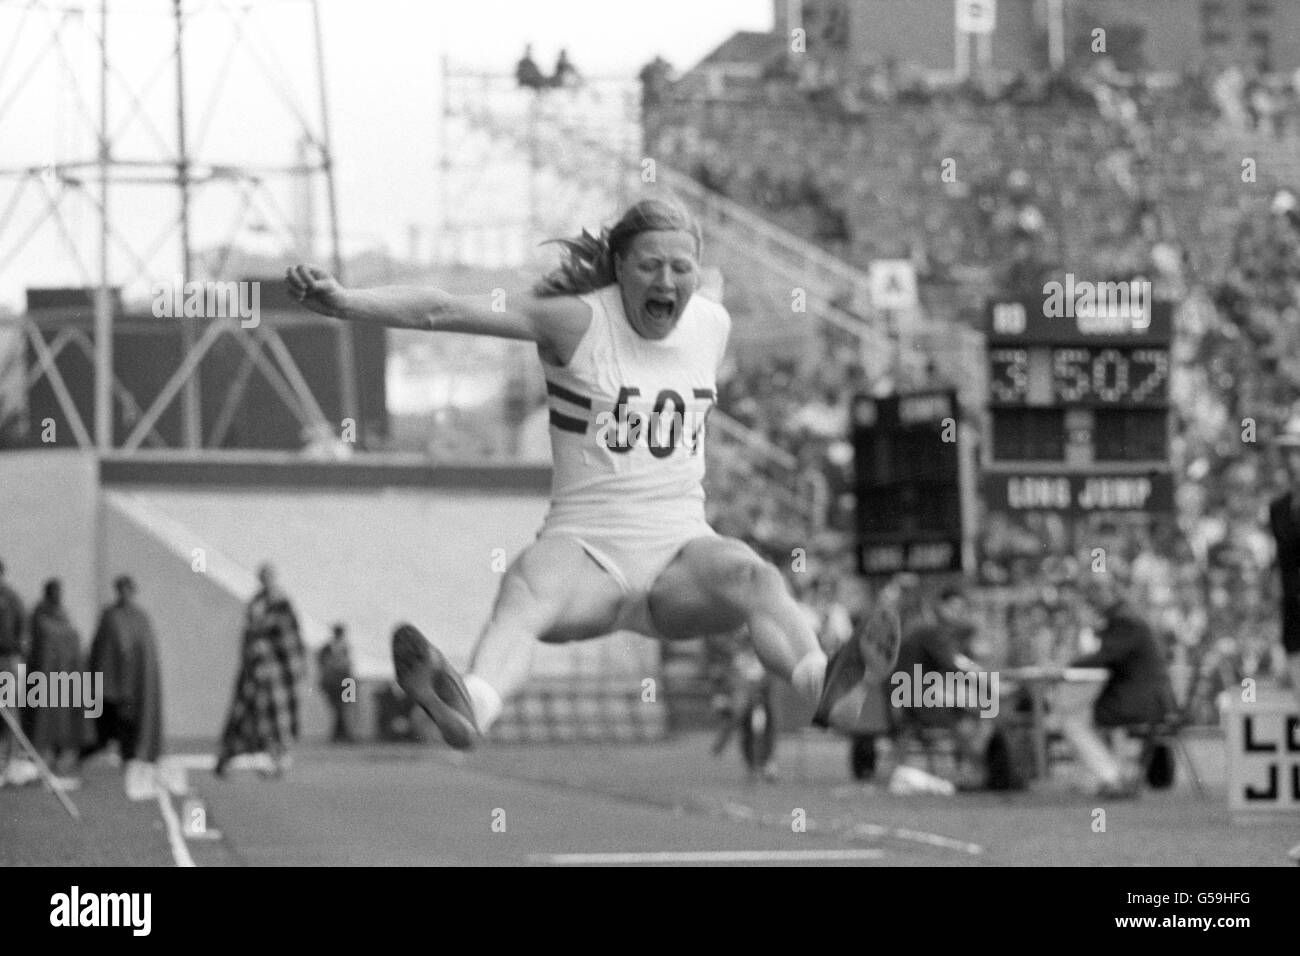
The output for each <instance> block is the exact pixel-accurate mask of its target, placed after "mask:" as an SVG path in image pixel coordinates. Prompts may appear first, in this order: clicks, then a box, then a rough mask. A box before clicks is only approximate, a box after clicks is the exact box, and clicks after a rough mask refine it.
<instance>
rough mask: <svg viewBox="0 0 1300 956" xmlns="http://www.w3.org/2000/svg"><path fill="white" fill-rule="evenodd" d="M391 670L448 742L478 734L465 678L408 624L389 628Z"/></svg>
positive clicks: (465, 742) (464, 741)
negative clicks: (391, 655)
mask: <svg viewBox="0 0 1300 956" xmlns="http://www.w3.org/2000/svg"><path fill="white" fill-rule="evenodd" d="M393 670H394V671H395V672H396V674H397V684H398V686H399V687H401V688H402V690H403V691H405V692H406V694H407V695H408V696H409V697H410V698H411V699H412V700H413V701H415V702H416V703H417V704H419V705H420V707H421V708H422V709H423V710H424V712H425V713H426V714H428V715H429V716H430V717H431V718H433V722H434V724H436V725H437V727H438V730H439V731H441V733H442V739H443V740H445V741H447V744H448V746H451V747H454V748H456V749H457V750H469V749H470V748H471V747H473V746H474V743H475V742H476V741H477V740H478V738H479V736H480V735H479V729H478V724H477V723H475V721H474V706H473V704H471V703H470V699H469V691H467V690H466V689H465V682H464V681H463V680H461V678H460V675H459V674H457V673H456V671H455V669H454V668H453V667H452V666H451V664H450V663H449V662H448V661H447V658H445V657H444V656H443V655H442V652H441V651H439V650H438V649H437V648H436V647H434V646H433V645H432V644H430V643H429V642H428V641H427V640H426V639H425V637H424V635H423V634H421V633H420V632H419V631H417V630H416V629H415V628H414V627H412V626H411V625H409V624H399V625H398V626H397V629H396V630H395V631H393Z"/></svg>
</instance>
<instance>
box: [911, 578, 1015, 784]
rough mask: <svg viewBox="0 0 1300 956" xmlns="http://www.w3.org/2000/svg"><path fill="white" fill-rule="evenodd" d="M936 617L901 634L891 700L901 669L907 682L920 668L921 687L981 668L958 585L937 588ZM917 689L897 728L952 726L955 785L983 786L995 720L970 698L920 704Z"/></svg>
mask: <svg viewBox="0 0 1300 956" xmlns="http://www.w3.org/2000/svg"><path fill="white" fill-rule="evenodd" d="M935 617H936V619H935V621H934V623H928V622H927V623H922V624H920V625H918V626H917V627H915V628H913V629H912V630H911V631H910V632H908V634H906V635H905V636H904V638H903V643H902V646H901V647H900V648H899V652H898V663H897V664H896V665H895V667H894V677H893V678H891V687H892V689H891V690H890V695H891V700H893V699H894V697H895V694H896V693H897V692H899V691H901V690H903V689H904V687H903V685H898V686H893V685H897V684H898V681H899V678H898V675H899V674H903V675H905V677H906V678H907V685H906V687H913V685H914V684H915V683H916V674H917V673H918V670H917V669H918V668H919V673H920V675H921V681H922V684H921V687H924V686H925V685H926V684H928V683H929V682H930V681H932V680H934V679H936V678H937V679H938V680H939V682H940V683H941V684H946V683H947V675H954V676H957V675H965V674H972V673H977V672H978V671H980V670H981V669H982V668H981V667H980V665H979V664H977V663H976V662H975V661H974V660H973V659H972V657H971V656H970V650H971V647H970V645H971V641H972V639H973V637H974V636H975V626H974V625H973V624H972V623H971V621H970V606H969V604H968V602H967V600H966V596H965V594H964V593H963V592H962V590H961V589H960V588H957V587H948V588H945V589H944V590H943V591H942V592H941V593H940V595H939V601H938V605H937V608H936V616H935ZM921 693H922V691H921V688H920V687H916V688H914V689H913V693H912V694H911V696H912V702H911V703H910V704H907V703H905V704H904V705H903V706H900V707H898V708H897V716H898V718H899V724H900V729H901V730H904V731H905V730H907V729H908V728H909V727H911V728H916V729H918V730H921V731H924V730H926V729H935V728H946V729H949V730H951V731H953V737H954V741H955V743H956V746H957V758H958V762H959V765H960V767H959V773H960V776H959V779H958V781H957V783H958V786H959V787H960V788H961V789H963V790H977V789H981V788H982V787H983V786H984V784H985V777H986V773H985V771H986V768H985V766H984V753H985V749H986V747H987V746H988V740H989V737H990V735H991V734H992V732H993V721H992V720H985V719H981V717H980V714H979V711H978V710H976V709H975V708H974V707H973V706H970V702H969V701H966V702H965V703H966V704H967V706H958V704H959V703H961V702H960V701H956V700H947V699H945V702H944V705H943V706H938V707H935V706H922V705H920V703H919V699H918V698H919V696H920V695H921ZM901 696H902V697H904V698H906V697H907V696H908V695H907V694H902V695H901Z"/></svg>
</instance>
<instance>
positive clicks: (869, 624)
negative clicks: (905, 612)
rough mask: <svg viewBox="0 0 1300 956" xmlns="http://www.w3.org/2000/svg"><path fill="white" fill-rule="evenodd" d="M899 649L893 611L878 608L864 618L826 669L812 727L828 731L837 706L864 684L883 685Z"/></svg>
mask: <svg viewBox="0 0 1300 956" xmlns="http://www.w3.org/2000/svg"><path fill="white" fill-rule="evenodd" d="M901 645H902V634H901V629H900V627H899V623H898V617H897V616H896V615H895V614H894V613H893V612H892V611H888V610H886V609H884V608H880V607H878V608H876V609H875V610H873V611H872V612H871V613H870V614H869V615H867V618H866V620H865V621H864V622H863V623H862V625H861V626H860V627H858V629H857V630H856V631H854V633H853V637H851V638H850V639H849V640H848V641H845V642H844V644H843V646H841V647H840V648H839V650H837V651H836V652H835V653H834V654H832V655H831V659H830V661H829V662H828V663H827V665H826V680H825V682H824V683H823V684H822V696H821V700H819V701H818V702H817V711H816V713H814V714H813V720H812V722H813V724H815V725H816V726H818V727H823V728H827V729H829V728H830V727H831V711H833V710H834V709H835V707H836V705H837V704H839V703H840V702H841V701H843V700H844V699H845V698H846V697H848V696H849V695H850V694H852V693H853V692H854V691H855V690H856V689H857V688H859V687H861V686H862V685H863V684H865V683H866V682H867V681H883V680H884V679H885V678H886V677H887V676H888V675H889V673H890V671H892V670H893V669H894V665H895V664H896V663H898V649H899V647H900V646H901Z"/></svg>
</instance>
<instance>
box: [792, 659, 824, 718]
mask: <svg viewBox="0 0 1300 956" xmlns="http://www.w3.org/2000/svg"><path fill="white" fill-rule="evenodd" d="M825 682H826V655H825V654H823V653H822V652H821V651H809V652H808V653H807V654H805V655H804V657H803V660H801V661H800V662H799V663H798V664H795V665H794V671H793V672H792V673H791V674H790V683H791V684H793V685H794V689H795V690H796V691H798V692H799V693H800V694H802V695H803V697H804V699H805V700H807V701H808V702H809V703H812V704H814V705H815V704H816V703H817V701H819V700H821V696H822V685H823V684H824V683H825Z"/></svg>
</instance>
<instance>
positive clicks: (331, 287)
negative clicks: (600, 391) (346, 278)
mask: <svg viewBox="0 0 1300 956" xmlns="http://www.w3.org/2000/svg"><path fill="white" fill-rule="evenodd" d="M285 279H286V281H287V283H288V285H289V292H290V294H292V295H293V297H294V298H295V299H297V300H298V301H299V302H301V303H302V304H303V305H305V306H306V307H307V308H309V309H311V310H312V311H313V312H319V313H320V314H321V315H328V316H330V317H331V318H336V319H344V320H346V321H350V322H373V323H376V324H378V325H385V326H389V327H392V328H399V329H422V330H424V331H429V332H466V333H469V334H471V335H491V336H495V337H496V338H504V339H523V340H526V341H529V342H536V343H538V344H539V345H541V346H543V347H544V348H546V349H547V350H548V351H551V352H554V353H555V354H556V355H557V356H558V357H559V358H560V359H561V360H562V361H567V357H568V356H569V355H572V353H573V348H575V347H576V346H577V342H578V340H579V339H581V338H582V333H583V332H585V331H586V328H587V323H588V322H590V321H591V310H590V308H589V307H588V306H587V305H586V304H584V303H583V302H581V301H580V300H579V299H577V298H575V297H573V296H556V297H553V298H538V297H537V296H535V295H532V294H531V293H527V292H518V293H513V294H502V295H499V296H493V295H484V296H469V295H452V294H451V293H449V292H444V291H443V290H442V289H435V288H431V287H428V286H382V287H380V288H376V289H345V288H344V287H343V286H342V285H341V284H340V283H339V281H338V280H337V279H335V278H334V277H333V276H332V275H330V274H329V273H328V272H327V271H326V270H324V269H321V268H319V267H317V266H308V265H299V266H294V267H293V268H291V269H289V270H288V271H287V273H286V274H285Z"/></svg>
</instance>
